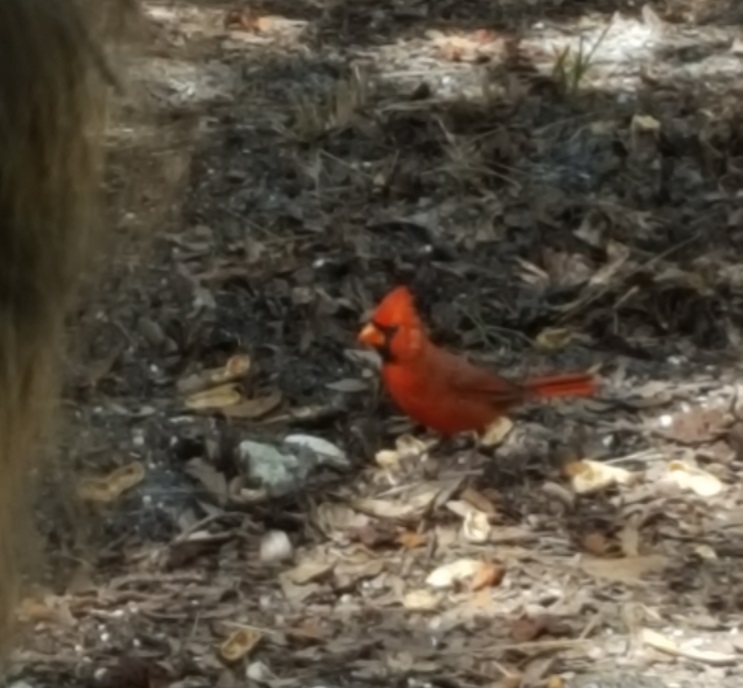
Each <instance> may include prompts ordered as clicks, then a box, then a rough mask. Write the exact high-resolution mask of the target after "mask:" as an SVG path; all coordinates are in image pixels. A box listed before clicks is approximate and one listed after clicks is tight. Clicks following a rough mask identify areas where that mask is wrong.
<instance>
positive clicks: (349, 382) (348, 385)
mask: <svg viewBox="0 0 743 688" xmlns="http://www.w3.org/2000/svg"><path fill="white" fill-rule="evenodd" d="M325 387H326V388H327V389H330V390H332V391H334V392H343V393H345V394H353V393H356V392H367V391H369V383H368V382H366V381H364V380H362V379H360V378H357V377H347V378H344V379H343V380H337V381H336V382H329V383H327V384H326V385H325Z"/></svg>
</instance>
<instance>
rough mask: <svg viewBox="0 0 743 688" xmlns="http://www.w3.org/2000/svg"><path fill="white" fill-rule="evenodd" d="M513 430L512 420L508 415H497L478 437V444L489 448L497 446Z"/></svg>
mask: <svg viewBox="0 0 743 688" xmlns="http://www.w3.org/2000/svg"><path fill="white" fill-rule="evenodd" d="M511 430H513V421H512V420H511V419H510V418H508V416H499V417H498V418H496V419H495V420H494V421H493V422H492V423H491V424H490V425H488V427H487V428H485V432H484V433H483V435H482V437H481V438H480V445H481V446H483V447H487V448H491V447H497V446H498V445H499V444H501V443H502V442H503V440H505V439H506V437H507V436H508V433H509V432H511Z"/></svg>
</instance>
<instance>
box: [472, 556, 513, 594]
mask: <svg viewBox="0 0 743 688" xmlns="http://www.w3.org/2000/svg"><path fill="white" fill-rule="evenodd" d="M505 575H506V569H505V567H504V566H503V565H502V564H500V563H498V562H484V563H483V565H482V566H481V567H480V570H479V571H478V572H477V573H476V574H475V575H474V577H473V578H472V581H471V582H470V590H472V592H477V591H478V590H482V589H483V588H494V587H495V586H496V585H499V584H500V582H501V581H502V580H503V576H505Z"/></svg>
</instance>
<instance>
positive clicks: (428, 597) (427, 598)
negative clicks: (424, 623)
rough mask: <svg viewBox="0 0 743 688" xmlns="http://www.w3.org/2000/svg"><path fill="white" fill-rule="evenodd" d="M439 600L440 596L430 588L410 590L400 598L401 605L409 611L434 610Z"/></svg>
mask: <svg viewBox="0 0 743 688" xmlns="http://www.w3.org/2000/svg"><path fill="white" fill-rule="evenodd" d="M440 602H441V596H440V595H436V594H434V593H432V592H431V591H430V590H411V591H410V592H408V593H406V594H405V595H404V597H403V598H402V606H403V607H405V609H407V610H408V611H411V612H431V611H435V610H436V609H437V608H438V606H439V603H440Z"/></svg>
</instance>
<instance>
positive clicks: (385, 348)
mask: <svg viewBox="0 0 743 688" xmlns="http://www.w3.org/2000/svg"><path fill="white" fill-rule="evenodd" d="M372 325H373V326H374V328H375V329H376V330H377V331H378V332H379V333H380V334H381V335H382V336H383V337H384V344H383V345H382V346H378V347H376V349H377V353H379V355H380V356H381V357H382V360H383V361H384V362H385V363H391V362H392V361H393V360H394V356H393V354H392V339H393V337H394V336H395V335H396V334H397V331H398V330H399V329H400V327H399V326H398V325H383V324H381V323H378V322H374V321H372Z"/></svg>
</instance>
